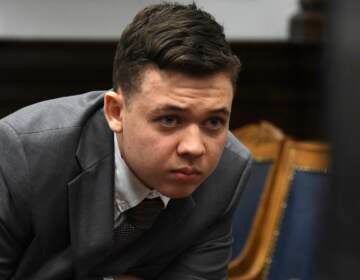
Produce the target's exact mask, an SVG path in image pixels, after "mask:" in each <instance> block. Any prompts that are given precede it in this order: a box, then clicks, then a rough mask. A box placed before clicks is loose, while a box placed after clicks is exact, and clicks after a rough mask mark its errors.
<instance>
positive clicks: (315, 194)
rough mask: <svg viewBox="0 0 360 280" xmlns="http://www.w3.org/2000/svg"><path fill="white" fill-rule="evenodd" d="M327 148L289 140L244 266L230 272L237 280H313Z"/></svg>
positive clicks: (324, 193) (324, 198)
mask: <svg viewBox="0 0 360 280" xmlns="http://www.w3.org/2000/svg"><path fill="white" fill-rule="evenodd" d="M327 166H328V147H327V146H326V145H325V144H320V143H305V142H296V141H293V140H287V141H286V143H285V144H284V146H283V150H282V153H281V157H280V162H279V166H278V169H277V171H276V175H275V180H274V185H273V188H272V192H271V193H270V194H269V196H268V197H267V198H266V199H265V200H266V202H265V203H264V205H263V206H264V209H263V211H262V217H261V218H259V219H260V222H259V227H258V228H257V232H256V233H254V236H252V237H251V239H252V240H255V242H253V244H251V246H250V248H249V250H250V251H251V254H248V255H247V258H245V259H244V260H242V266H241V267H240V266H235V267H233V268H232V270H229V279H237V280H259V279H267V280H289V279H294V280H295V279H299V280H300V279H301V280H313V279H314V278H313V276H314V265H315V264H316V253H317V245H318V244H319V242H318V240H319V238H321V236H322V234H321V231H322V229H323V225H322V222H323V221H324V219H322V218H321V217H322V215H323V214H324V211H325V209H326V202H327V201H328V197H327V192H328V173H327Z"/></svg>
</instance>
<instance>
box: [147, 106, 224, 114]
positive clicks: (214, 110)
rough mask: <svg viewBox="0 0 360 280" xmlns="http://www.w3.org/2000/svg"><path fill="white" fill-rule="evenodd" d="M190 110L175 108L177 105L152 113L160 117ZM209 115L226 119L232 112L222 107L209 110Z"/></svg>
mask: <svg viewBox="0 0 360 280" xmlns="http://www.w3.org/2000/svg"><path fill="white" fill-rule="evenodd" d="M187 111H188V109H187V108H184V107H180V106H175V105H165V106H162V107H159V108H155V109H154V110H152V111H151V114H152V115H158V114H164V113H169V112H180V113H181V112H187ZM208 114H210V115H211V114H222V115H225V116H226V117H228V116H230V111H229V109H228V108H226V107H221V108H217V109H213V110H209V112H208Z"/></svg>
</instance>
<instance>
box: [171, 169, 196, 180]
mask: <svg viewBox="0 0 360 280" xmlns="http://www.w3.org/2000/svg"><path fill="white" fill-rule="evenodd" d="M172 173H173V174H174V175H175V178H176V179H177V180H180V181H194V180H198V179H199V178H200V177H201V172H200V170H199V169H197V168H194V167H182V168H178V169H174V170H173V171H172Z"/></svg>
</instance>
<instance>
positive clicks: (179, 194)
mask: <svg viewBox="0 0 360 280" xmlns="http://www.w3.org/2000/svg"><path fill="white" fill-rule="evenodd" d="M198 187H199V185H196V186H166V187H163V188H160V189H158V192H160V193H161V194H163V195H165V196H167V197H169V198H171V199H180V198H185V197H189V196H191V194H192V193H193V192H194V191H196V189H197V188H198Z"/></svg>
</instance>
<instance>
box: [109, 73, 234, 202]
mask: <svg viewBox="0 0 360 280" xmlns="http://www.w3.org/2000/svg"><path fill="white" fill-rule="evenodd" d="M119 94H120V98H119V99H118V100H117V101H116V102H118V103H119V106H120V107H119V108H120V109H119V110H114V111H115V112H116V114H118V115H119V116H118V118H116V119H117V120H118V122H119V123H118V124H119V126H118V127H116V128H114V127H112V126H111V125H110V127H112V129H113V130H114V131H115V132H116V133H117V139H118V142H119V146H120V151H121V155H122V157H123V159H124V160H125V162H126V163H127V165H128V166H129V167H130V169H131V170H132V171H133V172H134V173H135V175H136V176H137V177H138V178H139V179H140V180H141V181H142V182H143V183H144V184H145V185H146V186H148V187H149V188H151V189H156V190H157V191H159V192H160V193H162V194H164V195H166V196H168V197H171V198H180V197H185V196H188V195H190V194H191V193H192V192H193V191H194V190H196V188H197V187H198V186H199V185H200V184H201V183H202V182H203V181H204V180H205V179H206V178H207V177H208V176H209V175H210V174H211V173H212V172H213V171H214V169H215V168H216V166H217V164H218V161H219V158H220V156H221V153H222V151H223V148H224V145H225V142H226V137H227V130H228V124H229V115H230V110H231V103H232V98H233V88H232V84H231V80H230V78H229V77H228V76H227V75H225V74H216V75H213V76H209V77H205V78H192V77H190V76H186V75H184V74H180V73H177V72H172V71H161V70H158V69H155V68H153V67H149V68H148V69H147V70H146V71H145V73H144V76H143V79H142V84H141V85H140V87H139V91H138V92H136V93H135V94H134V95H133V96H131V97H130V100H129V102H127V103H125V102H124V99H123V98H121V95H122V93H121V90H120V91H119ZM105 99H106V97H105ZM105 106H107V105H106V102H105ZM108 120H109V119H108Z"/></svg>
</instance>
